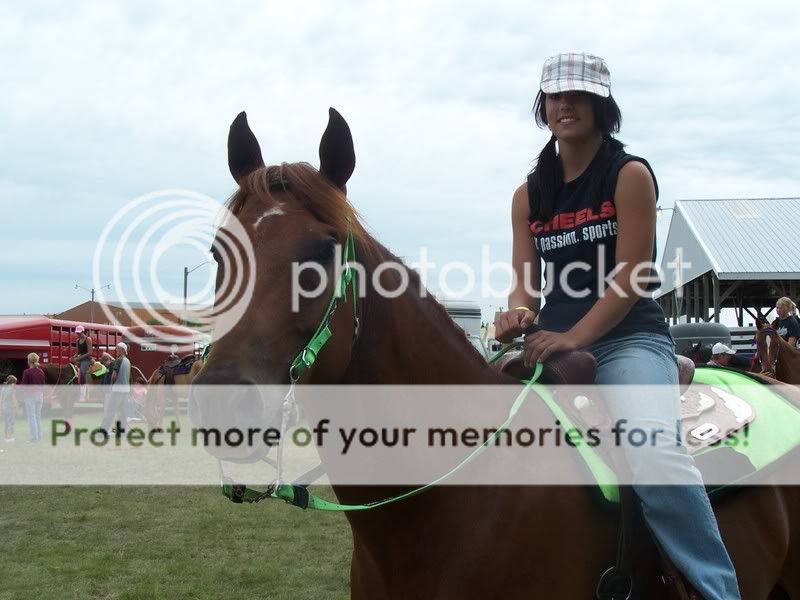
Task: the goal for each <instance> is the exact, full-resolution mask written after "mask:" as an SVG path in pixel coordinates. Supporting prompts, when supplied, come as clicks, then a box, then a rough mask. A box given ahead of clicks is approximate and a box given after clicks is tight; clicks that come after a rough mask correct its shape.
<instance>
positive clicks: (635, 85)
mask: <svg viewBox="0 0 800 600" xmlns="http://www.w3.org/2000/svg"><path fill="white" fill-rule="evenodd" d="M341 4H343V3H340V5H335V4H331V3H326V2H322V1H319V2H307V3H303V4H302V5H298V4H289V3H268V4H267V3H261V2H242V1H239V2H230V3H225V4H220V3H205V4H203V3H170V4H166V5H164V4H158V3H151V2H127V3H126V2H122V1H119V2H100V1H97V2H83V3H80V4H73V5H70V6H69V7H68V8H67V7H65V8H63V9H62V10H60V11H59V10H58V9H56V8H54V7H52V6H51V5H50V4H49V3H48V4H46V5H45V4H37V3H25V4H18V5H16V6H4V7H3V8H0V57H2V58H0V62H2V64H1V65H0V66H2V72H3V74H4V82H5V84H6V85H4V91H3V94H0V135H2V137H3V139H4V141H6V140H7V141H8V143H4V145H3V148H2V150H0V153H1V154H0V158H1V159H2V163H0V164H2V165H3V166H2V171H0V203H2V206H3V208H4V213H5V214H4V219H5V222H6V223H9V222H11V223H15V224H16V225H15V226H14V227H13V228H11V229H10V231H9V233H10V235H11V237H12V238H13V239H14V240H17V243H19V242H25V241H26V240H27V241H29V242H31V243H28V244H23V247H26V248H31V247H34V244H32V242H33V240H37V239H41V238H49V239H57V240H60V239H75V240H83V241H84V243H83V244H80V245H78V246H73V247H72V249H71V250H70V251H69V252H67V253H65V255H64V256H66V257H69V260H68V261H67V262H69V264H70V265H73V264H74V265H76V271H80V270H81V269H83V270H86V271H90V260H91V251H90V249H89V248H87V245H90V244H87V243H86V240H92V239H95V238H96V237H97V235H98V234H99V232H100V231H101V230H102V227H103V225H104V222H105V220H107V219H108V217H109V216H110V215H111V214H113V212H114V211H115V210H118V209H119V207H120V206H122V204H123V203H124V202H126V201H128V200H131V199H133V198H134V197H136V196H138V195H140V194H142V193H146V192H150V191H153V190H156V189H162V188H172V187H179V188H188V189H194V190H197V191H200V192H203V193H206V194H209V195H211V196H213V197H216V198H219V199H222V198H224V197H225V196H226V195H227V194H229V193H230V192H231V191H232V189H233V182H232V180H231V179H230V176H229V174H228V173H227V166H226V156H225V139H226V135H227V129H228V125H229V123H230V121H231V120H232V118H233V117H234V116H235V115H236V113H238V111H239V110H242V109H246V110H247V111H248V115H249V118H250V122H251V125H252V127H253V130H254V131H255V132H256V134H257V135H258V136H259V139H260V140H261V144H262V148H263V150H264V156H265V158H266V159H267V161H268V162H279V161H283V160H288V161H294V160H308V161H309V162H312V163H316V161H317V145H318V143H319V136H320V134H321V132H322V130H323V129H324V126H325V122H326V118H327V113H326V109H327V107H328V106H331V105H332V106H336V107H337V108H339V109H340V110H341V111H342V113H343V114H344V115H345V117H346V118H347V119H348V121H349V123H350V125H351V127H352V129H353V133H354V136H355V143H356V151H357V156H358V165H357V169H356V173H355V175H354V178H353V180H352V183H351V184H350V186H349V189H350V196H351V199H352V200H353V202H354V203H355V205H356V206H357V208H359V210H360V211H361V212H362V214H363V215H364V216H365V217H366V219H367V221H368V222H369V224H370V225H371V226H372V229H373V230H374V231H375V233H376V234H377V235H378V237H380V238H381V239H382V240H383V241H385V242H386V243H387V244H388V245H389V246H390V247H392V248H394V249H397V250H398V251H401V250H402V251H403V252H404V253H407V254H409V255H413V254H416V252H412V250H413V249H415V248H417V247H418V246H420V245H431V246H433V245H441V247H442V248H443V249H446V250H447V251H449V252H450V253H452V255H453V257H454V258H458V257H463V256H470V255H474V254H475V250H474V243H475V241H476V240H480V239H485V240H487V241H489V242H490V243H491V244H492V248H493V253H494V254H496V255H498V256H499V255H502V254H506V255H507V254H508V253H510V232H509V227H508V223H509V217H508V212H509V202H510V196H511V193H512V192H513V190H514V188H515V187H516V186H517V185H518V183H519V182H520V181H522V179H523V178H524V176H525V174H526V172H527V170H528V169H529V168H530V166H531V164H532V159H533V158H534V157H535V155H536V154H537V153H538V150H539V148H540V147H541V145H542V144H543V143H544V141H545V139H546V135H545V134H544V133H543V132H540V131H538V130H537V129H536V128H535V125H534V124H533V119H532V118H531V116H530V106H531V104H532V100H533V96H534V95H535V91H536V89H537V82H538V77H539V72H540V68H541V63H542V61H543V59H544V58H545V57H546V56H548V55H550V54H553V53H556V52H559V51H562V50H565V49H584V50H590V51H594V52H596V53H598V54H600V55H602V56H604V57H606V58H607V60H608V61H609V64H610V66H611V70H612V81H613V86H614V94H615V97H617V99H618V101H619V102H620V105H621V107H622V110H623V116H624V119H623V131H622V133H621V136H620V137H621V139H623V140H624V141H626V142H628V143H629V144H630V151H631V152H634V153H637V154H640V155H642V156H645V157H647V158H648V159H650V161H651V163H652V164H653V166H654V168H655V170H656V174H657V176H658V178H659V182H660V185H661V198H662V203H663V204H665V205H669V204H670V203H671V202H672V201H674V200H675V199H676V198H681V197H725V196H769V195H773V194H774V195H792V194H798V193H800V175H798V173H800V164H798V163H800V160H799V159H798V155H797V153H795V152H793V151H792V150H791V148H792V147H793V145H794V143H795V140H796V139H797V137H798V134H800V120H799V118H798V116H797V115H796V111H795V105H796V100H795V98H796V97H797V96H798V93H799V92H800V89H799V88H800V85H798V83H797V80H796V77H795V75H794V70H795V69H794V64H793V61H792V57H793V56H796V54H797V42H796V32H797V31H798V29H799V28H798V26H799V25H800V19H798V11H797V10H795V9H792V8H789V7H788V5H785V4H775V5H774V6H773V7H772V8H771V7H770V5H769V3H767V4H766V5H765V4H759V5H756V4H752V3H730V2H706V3H702V4H701V5H697V4H694V5H691V7H690V6H689V5H686V7H685V8H682V7H681V6H680V5H676V4H674V3H668V2H665V1H661V2H648V3H636V4H634V3H630V4H628V3H614V4H608V3H606V4H603V3H595V2H580V3H562V4H559V5H558V6H557V7H556V6H555V5H553V4H552V3H529V2H519V3H514V4H510V3H507V4H505V5H497V4H492V5H482V6H478V5H474V4H469V3H467V4H465V3H460V2H455V1H448V2H410V3H405V4H403V5H402V6H400V5H396V4H395V5H392V4H385V3H366V2H356V3H347V4H346V5H345V6H341ZM776 14H777V15H778V17H776ZM32 207H35V208H32ZM31 215H34V217H35V218H31ZM76 221H77V222H78V223H79V224H80V225H81V227H79V228H77V231H76V227H75V226H74V223H75V222H76ZM659 232H660V230H659ZM442 240H445V242H442ZM444 244H447V245H446V246H445V245H444ZM15 252H16V251H15ZM34 252H35V251H34ZM23 254H24V252H23ZM39 258H40V261H41V262H40V263H36V262H35V261H34V262H33V263H26V264H27V265H28V267H29V268H30V269H33V270H36V269H38V268H42V269H45V268H46V264H47V261H48V260H49V259H50V258H51V256H50V255H49V254H46V253H45V252H41V253H40V254H39ZM9 260H10V259H9ZM9 260H6V261H5V262H2V263H0V265H3V266H2V268H3V270H4V271H5V272H6V273H5V274H4V275H7V276H4V279H5V281H4V283H5V284H6V285H7V286H10V287H12V288H14V290H15V294H13V295H8V296H6V298H5V299H4V300H3V301H2V302H0V312H11V311H15V310H18V311H22V310H26V309H30V310H34V308H33V307H34V306H36V307H40V306H43V305H44V303H49V304H47V306H45V307H44V308H37V310H42V309H46V310H58V309H61V308H63V306H62V303H63V301H64V300H63V299H62V298H61V297H60V296H59V295H57V294H42V291H41V289H37V290H36V291H33V288H32V287H30V281H29V279H26V277H25V276H24V275H21V274H20V273H19V272H18V271H19V270H15V271H14V272H13V276H12V275H10V273H11V271H6V269H7V268H9V267H8V266H7V265H8V264H9ZM60 260H66V259H65V258H63V257H62V258H61V259H60ZM37 264H39V266H37ZM181 267H182V265H179V264H176V265H175V267H174V268H173V269H172V270H173V271H175V272H180V269H181ZM59 285H62V286H63V284H61V283H60V284H59ZM175 285H176V286H178V287H179V286H180V280H179V279H178V278H176V280H175ZM29 289H30V290H31V291H30V293H29V292H28V290H29ZM176 291H179V290H178V288H177V287H176Z"/></svg>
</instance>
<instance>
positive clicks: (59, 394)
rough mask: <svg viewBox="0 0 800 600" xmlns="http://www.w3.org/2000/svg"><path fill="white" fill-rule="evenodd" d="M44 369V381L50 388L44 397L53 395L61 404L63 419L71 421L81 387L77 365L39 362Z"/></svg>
mask: <svg viewBox="0 0 800 600" xmlns="http://www.w3.org/2000/svg"><path fill="white" fill-rule="evenodd" d="M39 366H40V367H41V369H42V371H44V381H45V383H46V384H47V385H48V386H54V387H52V388H50V392H49V393H47V394H46V395H45V397H51V398H52V397H55V398H56V400H58V403H59V404H60V405H61V410H62V411H63V413H64V414H63V417H64V420H65V421H69V422H70V423H71V422H72V417H73V415H74V414H75V403H76V402H77V401H78V399H79V398H80V394H81V388H80V385H79V381H78V377H79V376H78V374H77V367H75V366H73V365H72V364H71V363H65V364H63V365H62V364H55V363H48V364H43V365H42V364H40V365H39Z"/></svg>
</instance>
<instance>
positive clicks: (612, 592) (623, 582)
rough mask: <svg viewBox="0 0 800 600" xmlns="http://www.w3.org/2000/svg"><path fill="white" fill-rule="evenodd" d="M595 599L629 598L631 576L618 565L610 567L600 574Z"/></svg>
mask: <svg viewBox="0 0 800 600" xmlns="http://www.w3.org/2000/svg"><path fill="white" fill-rule="evenodd" d="M594 597H595V600H631V598H633V578H632V577H631V575H630V573H625V572H623V571H622V570H621V569H619V568H618V567H611V568H609V569H607V570H606V571H605V573H603V574H602V575H601V576H600V581H599V582H598V583H597V589H596V590H595V592H594Z"/></svg>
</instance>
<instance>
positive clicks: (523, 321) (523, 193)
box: [495, 183, 541, 342]
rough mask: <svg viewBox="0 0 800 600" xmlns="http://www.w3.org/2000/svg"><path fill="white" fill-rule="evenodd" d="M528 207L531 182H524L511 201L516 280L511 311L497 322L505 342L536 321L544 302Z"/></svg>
mask: <svg viewBox="0 0 800 600" xmlns="http://www.w3.org/2000/svg"><path fill="white" fill-rule="evenodd" d="M528 210H529V209H528V184H527V183H523V184H522V185H521V186H519V187H518V188H517V191H515V192H514V197H513V199H512V201H511V231H512V236H513V246H512V252H511V267H512V270H513V273H514V280H513V281H512V284H511V292H510V293H509V295H508V310H507V311H506V312H504V313H502V314H500V315H499V316H498V317H497V321H496V322H495V337H496V338H497V339H498V340H499V341H501V342H510V341H511V340H512V339H514V338H515V337H517V336H519V335H521V334H522V333H523V332H524V330H525V328H526V327H527V326H528V325H530V324H531V323H533V322H534V320H535V318H536V315H537V314H538V313H539V307H540V305H541V297H540V294H539V292H540V291H541V284H540V276H541V266H540V261H539V253H538V252H537V251H536V247H535V246H534V244H533V240H532V239H531V232H530V229H528ZM519 307H527V308H529V309H530V310H525V309H523V308H519Z"/></svg>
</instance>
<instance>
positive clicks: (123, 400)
mask: <svg viewBox="0 0 800 600" xmlns="http://www.w3.org/2000/svg"><path fill="white" fill-rule="evenodd" d="M116 354H117V358H116V360H115V361H114V363H113V364H112V365H111V395H110V396H109V398H108V400H107V401H106V407H105V411H104V414H103V422H102V424H101V425H100V429H102V430H104V431H106V432H108V431H109V428H110V427H111V425H112V423H114V419H115V418H116V419H117V421H116V423H117V434H118V435H119V434H121V433H122V432H123V431H125V425H126V422H127V419H126V404H127V401H128V396H129V395H130V391H131V385H130V380H131V361H130V360H129V359H128V345H127V344H126V343H125V342H120V343H119V344H117V348H116Z"/></svg>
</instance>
